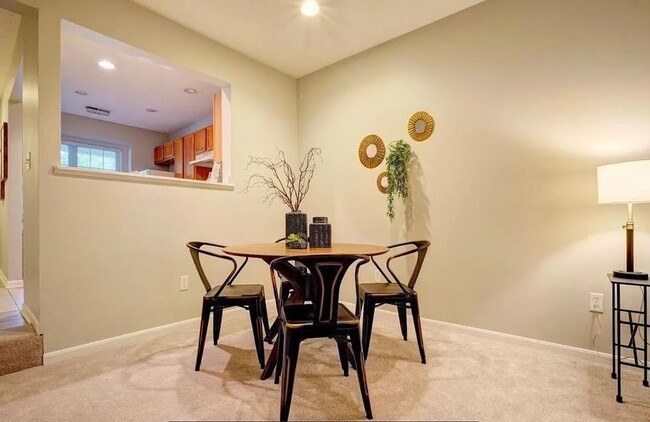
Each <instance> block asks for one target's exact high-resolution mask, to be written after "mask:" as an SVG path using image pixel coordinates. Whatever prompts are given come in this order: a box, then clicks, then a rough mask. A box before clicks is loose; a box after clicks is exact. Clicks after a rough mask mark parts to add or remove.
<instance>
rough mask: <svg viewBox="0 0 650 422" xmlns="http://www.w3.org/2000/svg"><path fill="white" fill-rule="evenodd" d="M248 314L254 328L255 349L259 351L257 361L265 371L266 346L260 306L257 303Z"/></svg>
mask: <svg viewBox="0 0 650 422" xmlns="http://www.w3.org/2000/svg"><path fill="white" fill-rule="evenodd" d="M248 313H249V315H250V317H251V327H252V328H253V338H254V339H255V349H257V360H259V362H260V366H261V367H262V369H264V345H263V344H262V321H261V318H260V315H259V306H258V305H257V303H255V304H254V305H250V306H249V307H248Z"/></svg>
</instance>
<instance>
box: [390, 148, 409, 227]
mask: <svg viewBox="0 0 650 422" xmlns="http://www.w3.org/2000/svg"><path fill="white" fill-rule="evenodd" d="M410 160H411V146H410V145H409V144H407V143H406V142H404V141H403V140H402V139H399V140H397V141H393V142H391V143H390V144H389V145H388V157H387V158H386V171H387V173H388V188H387V192H386V194H387V195H388V210H387V212H386V215H387V216H388V218H390V220H391V221H393V218H395V202H394V201H395V197H398V198H401V199H402V202H406V198H408V196H409V188H408V181H409V175H408V167H409V161H410Z"/></svg>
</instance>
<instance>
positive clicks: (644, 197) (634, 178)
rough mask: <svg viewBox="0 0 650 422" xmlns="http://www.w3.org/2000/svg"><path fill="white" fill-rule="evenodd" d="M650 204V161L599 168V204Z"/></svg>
mask: <svg viewBox="0 0 650 422" xmlns="http://www.w3.org/2000/svg"><path fill="white" fill-rule="evenodd" d="M642 202H650V160H643V161H628V162H625V163H617V164H608V165H606V166H600V167H598V203H599V204H635V203H642Z"/></svg>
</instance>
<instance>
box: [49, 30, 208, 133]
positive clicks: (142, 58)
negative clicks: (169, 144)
mask: <svg viewBox="0 0 650 422" xmlns="http://www.w3.org/2000/svg"><path fill="white" fill-rule="evenodd" d="M62 28H63V30H62V31H61V110H62V111H63V112H65V113H72V114H77V115H80V116H85V117H91V118H93V119H100V120H105V121H108V122H113V123H120V124H123V125H127V126H134V127H139V128H143V129H149V130H155V131H157V132H163V133H170V132H173V131H175V130H177V129H180V128H182V127H183V126H187V125H189V124H191V123H194V122H196V121H198V120H200V119H203V118H206V117H209V116H211V115H212V102H213V98H214V93H215V92H217V91H218V90H219V87H218V86H217V85H216V84H218V83H219V81H216V80H215V81H211V80H210V78H208V77H206V76H204V75H199V74H196V73H194V72H192V71H190V70H186V69H182V68H179V67H178V66H175V65H173V64H171V63H168V62H166V61H164V60H162V59H160V58H157V57H155V56H152V55H151V54H149V53H145V52H143V51H140V50H137V49H135V48H134V47H131V46H127V45H125V44H123V43H120V42H119V41H116V40H113V39H110V38H108V37H105V36H104V35H101V34H98V33H96V32H93V31H90V30H88V29H85V28H82V27H80V26H77V25H74V24H72V23H69V22H64V23H63V25H62ZM100 60H109V61H111V62H112V63H113V64H115V66H116V68H115V69H114V70H105V69H102V68H100V67H99V66H98V65H97V62H98V61H100ZM185 88H195V89H197V90H198V91H199V93H198V94H195V95H188V94H186V93H185V92H184V89H185ZM76 90H81V91H85V92H87V93H88V95H85V96H82V95H78V94H76V93H75V91H76ZM87 105H88V106H93V107H99V108H102V109H106V110H110V111H111V115H110V116H109V117H103V116H98V115H95V114H90V113H88V112H86V109H85V108H86V106H87ZM147 108H153V109H156V110H158V112H157V113H149V112H147V111H146V109H147Z"/></svg>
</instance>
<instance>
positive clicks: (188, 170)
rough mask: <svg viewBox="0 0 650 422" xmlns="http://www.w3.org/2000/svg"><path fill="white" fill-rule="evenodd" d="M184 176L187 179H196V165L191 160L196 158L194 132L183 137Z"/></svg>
mask: <svg viewBox="0 0 650 422" xmlns="http://www.w3.org/2000/svg"><path fill="white" fill-rule="evenodd" d="M183 154H184V157H185V159H184V160H183V170H184V172H183V176H184V177H185V178H186V179H194V166H193V165H190V164H189V162H190V161H192V160H194V156H195V154H194V134H191V135H187V136H185V137H184V138H183Z"/></svg>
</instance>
